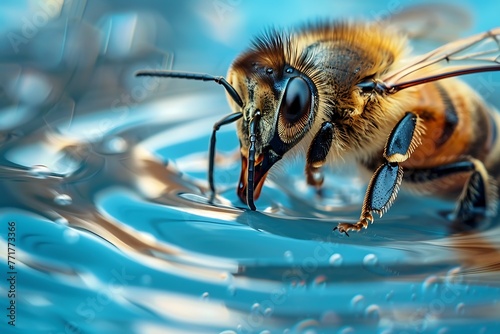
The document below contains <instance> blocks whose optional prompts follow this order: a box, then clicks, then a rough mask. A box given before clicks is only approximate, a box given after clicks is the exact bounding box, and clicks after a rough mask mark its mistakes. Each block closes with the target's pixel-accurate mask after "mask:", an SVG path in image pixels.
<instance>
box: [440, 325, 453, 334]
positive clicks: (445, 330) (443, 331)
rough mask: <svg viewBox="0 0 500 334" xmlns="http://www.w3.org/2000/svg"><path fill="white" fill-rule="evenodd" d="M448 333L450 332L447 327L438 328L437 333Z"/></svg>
mask: <svg viewBox="0 0 500 334" xmlns="http://www.w3.org/2000/svg"><path fill="white" fill-rule="evenodd" d="M448 333H450V329H449V328H448V327H443V328H440V329H439V331H438V334H448Z"/></svg>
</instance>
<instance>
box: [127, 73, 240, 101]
mask: <svg viewBox="0 0 500 334" xmlns="http://www.w3.org/2000/svg"><path fill="white" fill-rule="evenodd" d="M135 76H136V77H164V78H178V79H189V80H199V81H215V82H216V83H218V84H219V85H222V86H223V87H224V89H226V92H227V93H228V94H229V96H231V98H232V99H233V101H234V102H236V104H237V105H238V106H239V107H240V108H242V107H243V101H242V100H241V97H240V96H239V95H238V92H236V89H234V87H233V86H231V84H230V83H229V82H227V81H226V79H224V77H221V76H219V77H216V76H213V75H210V74H204V73H192V72H175V71H165V70H141V71H138V72H136V73H135Z"/></svg>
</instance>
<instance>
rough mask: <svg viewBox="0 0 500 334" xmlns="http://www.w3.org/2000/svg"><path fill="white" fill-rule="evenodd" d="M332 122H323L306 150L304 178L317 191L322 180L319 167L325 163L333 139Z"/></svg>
mask: <svg viewBox="0 0 500 334" xmlns="http://www.w3.org/2000/svg"><path fill="white" fill-rule="evenodd" d="M333 130H334V127H333V124H332V123H330V122H324V123H323V124H322V125H321V128H320V129H319V131H318V133H316V135H315V136H314V139H313V140H312V142H311V146H309V150H308V151H307V164H306V178H307V184H309V185H311V186H314V187H316V189H317V190H318V191H319V190H320V188H321V185H322V184H323V181H324V176H323V173H322V172H321V167H322V166H323V164H324V163H325V160H326V157H327V155H328V152H329V151H330V147H331V146H332V141H333Z"/></svg>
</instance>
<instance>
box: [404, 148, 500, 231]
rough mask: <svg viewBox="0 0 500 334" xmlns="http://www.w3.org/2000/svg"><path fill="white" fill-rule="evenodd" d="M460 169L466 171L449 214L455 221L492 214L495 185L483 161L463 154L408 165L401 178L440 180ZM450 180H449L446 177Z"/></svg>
mask: <svg viewBox="0 0 500 334" xmlns="http://www.w3.org/2000/svg"><path fill="white" fill-rule="evenodd" d="M460 173H470V176H469V178H468V180H467V182H466V184H465V186H464V188H463V191H462V194H461V195H460V198H459V200H458V203H457V206H456V208H455V211H454V214H453V217H454V221H455V223H465V224H468V225H471V224H475V223H476V222H477V221H478V220H480V219H482V218H484V217H485V216H486V215H490V214H491V215H493V214H494V213H495V211H496V204H497V199H498V198H497V197H498V193H497V185H496V184H495V181H494V179H493V178H491V177H490V176H489V175H488V172H487V171H486V169H485V167H484V165H483V163H482V162H481V161H479V160H477V159H473V158H467V159H465V160H462V161H457V162H453V163H449V164H446V165H442V166H437V167H433V168H426V169H409V170H408V171H406V174H405V181H406V180H407V181H409V182H413V183H423V182H431V181H435V180H439V179H440V180H444V181H446V177H450V176H453V175H455V174H460ZM449 182H453V181H449Z"/></svg>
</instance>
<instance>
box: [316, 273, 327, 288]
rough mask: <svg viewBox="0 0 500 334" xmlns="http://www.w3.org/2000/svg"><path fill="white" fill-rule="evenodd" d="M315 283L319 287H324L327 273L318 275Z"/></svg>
mask: <svg viewBox="0 0 500 334" xmlns="http://www.w3.org/2000/svg"><path fill="white" fill-rule="evenodd" d="M314 285H316V286H318V287H320V286H321V287H324V286H325V285H326V276H325V275H319V276H316V278H315V279H314Z"/></svg>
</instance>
